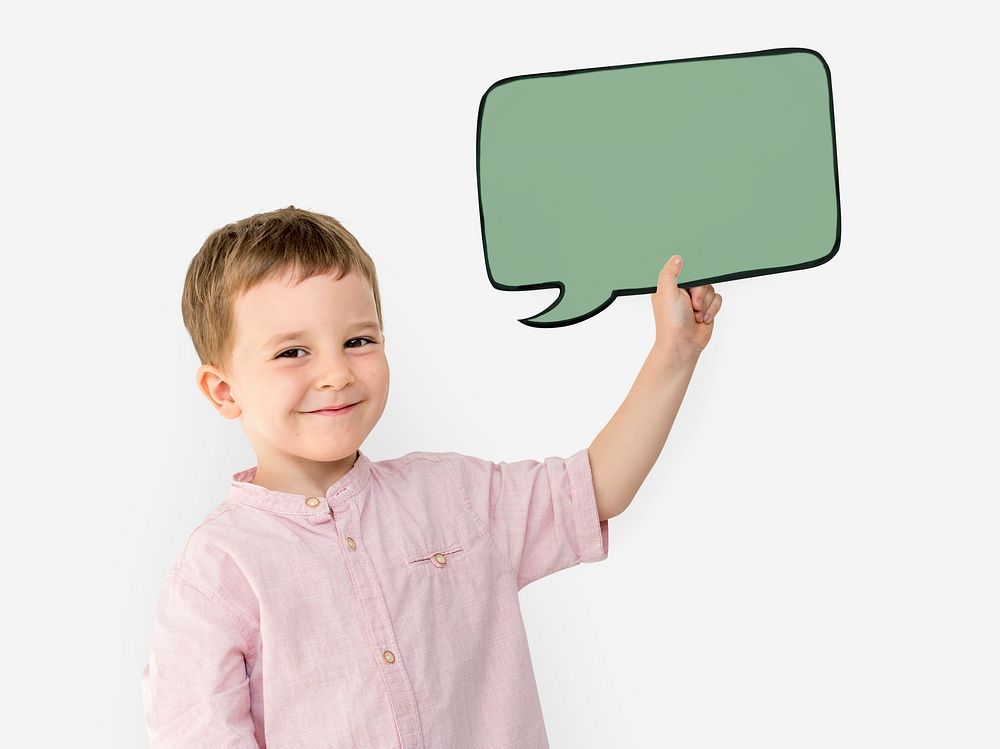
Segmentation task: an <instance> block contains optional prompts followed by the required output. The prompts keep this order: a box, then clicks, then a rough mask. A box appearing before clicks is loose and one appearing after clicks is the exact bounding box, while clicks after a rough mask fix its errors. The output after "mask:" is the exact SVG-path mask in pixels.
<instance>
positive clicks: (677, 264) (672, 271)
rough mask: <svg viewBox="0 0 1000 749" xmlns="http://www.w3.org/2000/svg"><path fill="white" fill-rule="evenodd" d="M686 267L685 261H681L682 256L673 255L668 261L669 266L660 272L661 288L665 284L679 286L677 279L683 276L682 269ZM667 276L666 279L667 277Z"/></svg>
mask: <svg viewBox="0 0 1000 749" xmlns="http://www.w3.org/2000/svg"><path fill="white" fill-rule="evenodd" d="M682 267H684V261H683V260H682V259H681V256H680V255H673V256H671V258H670V259H669V260H668V261H667V264H666V265H664V266H663V270H661V271H660V284H659V285H660V286H662V285H663V282H664V281H666V282H669V283H670V284H671V285H673V286H676V285H677V277H678V276H679V275H680V274H681V268H682ZM665 276H666V277H665Z"/></svg>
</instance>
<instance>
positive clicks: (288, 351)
mask: <svg viewBox="0 0 1000 749" xmlns="http://www.w3.org/2000/svg"><path fill="white" fill-rule="evenodd" d="M351 341H367V342H368V343H375V341H373V340H372V339H371V338H351V339H350V340H348V341H347V342H348V343H350V342H351ZM350 348H364V346H350ZM293 351H305V349H303V348H290V349H286V350H284V351H282V352H281V353H280V354H278V355H277V356H276V357H274V358H275V359H301V358H302V357H301V356H285V354H290V353H292V352H293Z"/></svg>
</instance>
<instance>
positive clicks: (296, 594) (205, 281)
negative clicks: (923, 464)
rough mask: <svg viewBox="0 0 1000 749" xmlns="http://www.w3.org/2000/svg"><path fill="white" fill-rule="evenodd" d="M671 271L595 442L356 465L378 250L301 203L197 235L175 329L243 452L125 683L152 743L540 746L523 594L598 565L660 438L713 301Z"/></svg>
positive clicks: (380, 398) (371, 383) (370, 401)
mask: <svg viewBox="0 0 1000 749" xmlns="http://www.w3.org/2000/svg"><path fill="white" fill-rule="evenodd" d="M680 268H681V265H680V258H679V257H677V256H674V257H673V258H671V261H670V262H668V263H667V265H666V266H664V268H663V270H662V271H661V272H660V276H659V283H658V286H657V292H656V293H655V294H653V295H652V299H653V312H654V318H655V322H656V339H655V343H654V345H653V349H652V351H651V353H650V355H649V357H648V358H647V359H646V362H645V364H644V365H643V368H642V371H641V372H640V374H639V376H638V379H637V380H636V382H635V385H634V386H633V387H632V390H631V392H630V393H629V395H628V398H627V399H626V400H625V402H624V403H623V404H622V406H621V407H620V408H619V409H618V411H617V413H616V414H615V415H614V417H613V418H612V419H611V421H610V422H609V424H608V425H607V426H606V427H605V428H604V429H603V430H602V431H601V433H600V434H599V435H598V436H597V438H596V439H595V440H594V441H593V443H592V444H591V445H590V447H589V449H582V450H580V451H579V452H577V453H575V454H573V455H571V456H570V457H569V458H566V459H562V458H557V457H548V458H545V460H544V461H541V462H538V461H532V460H522V461H517V462H513V463H504V462H500V463H492V462H489V461H486V460H482V459H479V458H474V457H470V456H466V455H462V454H459V453H454V452H448V453H430V452H411V453H408V454H406V455H404V456H402V457H399V458H394V459H391V460H384V461H372V460H370V459H369V458H368V456H366V455H365V454H364V453H362V452H361V450H360V449H359V446H360V445H361V443H362V442H363V441H364V439H365V438H366V437H367V436H368V434H369V433H370V432H371V430H372V429H373V428H374V427H375V424H376V423H377V422H378V420H379V418H380V417H381V415H382V412H383V410H384V409H385V404H386V400H387V397H388V392H389V367H388V363H387V360H386V354H385V336H384V334H383V332H382V331H383V326H382V309H381V301H380V297H379V290H378V282H377V277H376V274H375V267H374V265H373V263H372V260H371V258H370V257H369V256H368V254H367V253H366V252H365V251H364V250H363V249H362V248H361V246H360V245H359V244H358V242H357V240H356V239H355V238H354V236H353V235H352V234H351V233H350V232H348V231H347V230H346V229H345V228H344V227H343V226H342V225H341V224H340V223H339V222H338V221H337V220H336V219H334V218H331V217H329V216H325V215H322V214H316V213H311V212H308V211H304V210H301V209H296V208H295V207H294V206H290V207H289V208H287V209H284V210H279V211H274V212H271V213H264V214H258V215H255V216H251V217H249V218H247V219H244V220H242V221H239V222H236V223H233V224H229V225H227V226H225V227H223V228H221V229H219V230H217V231H216V232H214V233H213V234H212V235H210V236H209V238H208V239H207V240H206V241H205V244H204V245H203V246H202V248H201V250H200V251H199V253H198V254H197V255H196V256H195V258H194V259H193V260H192V262H191V265H190V267H189V269H188V273H187V278H186V280H185V285H184V292H183V304H182V308H183V315H184V323H185V326H186V327H187V329H188V331H189V332H190V334H191V337H192V339H193V342H194V345H195V348H196V350H197V352H198V355H199V358H200V359H201V361H202V362H203V364H202V366H201V367H200V368H199V369H198V373H197V384H198V387H199V388H200V389H201V391H202V393H203V394H204V395H205V396H206V397H207V398H208V400H209V402H210V403H211V404H212V405H213V406H214V407H215V408H216V409H217V410H218V411H219V413H220V414H221V415H222V416H223V417H224V418H227V419H234V418H238V419H240V422H241V424H242V426H243V428H244V430H245V431H246V434H247V437H248V438H249V440H250V442H251V444H252V445H253V448H254V452H255V454H256V456H257V465H256V466H254V467H252V468H248V469H246V470H243V471H240V472H238V473H236V474H234V475H233V477H232V482H231V484H230V487H229V489H228V492H227V495H226V497H225V500H224V501H223V502H222V503H221V504H220V505H219V506H218V507H216V508H215V509H214V510H213V511H212V512H211V513H210V514H209V515H208V516H207V517H206V518H205V520H204V521H203V522H202V523H201V524H200V525H199V526H198V527H197V528H195V529H194V530H193V531H192V532H191V534H190V535H189V537H188V540H187V543H186V545H185V547H184V549H183V550H182V551H181V553H180V554H179V555H178V557H177V558H176V560H175V562H174V564H173V566H172V567H171V569H170V571H169V573H168V575H167V578H166V581H165V583H164V586H163V590H162V592H161V594H160V597H159V600H158V603H157V609H156V617H155V621H154V628H153V641H152V648H151V652H150V656H149V661H148V663H147V664H146V666H145V668H144V669H143V671H142V677H141V686H142V696H143V703H144V711H145V720H146V726H147V730H148V733H149V738H150V745H151V748H152V749H168V748H170V749H196V748H199V749H200V748H203V749H253V748H254V747H256V748H258V749H267V748H270V749H545V748H546V747H548V741H547V739H546V734H545V727H544V724H543V720H542V713H541V707H540V704H539V699H538V692H537V690H536V684H535V679H534V674H533V671H532V667H531V661H530V657H529V653H528V645H527V639H526V636H525V632H524V625H523V622H522V619H521V614H520V608H519V605H518V591H519V590H520V589H521V588H523V587H524V586H525V585H527V584H528V583H530V582H532V581H534V580H537V579H539V578H541V577H544V576H545V575H548V574H551V573H553V572H556V571H558V570H561V569H565V568H567V567H571V566H573V565H575V564H578V563H580V562H594V561H599V560H602V559H606V558H607V551H608V518H611V517H614V516H615V515H618V514H619V513H621V512H622V511H623V510H624V509H625V508H626V507H627V506H628V504H629V502H630V501H631V499H632V497H633V496H634V495H635V493H636V491H637V490H638V488H639V486H640V485H641V484H642V481H643V480H644V479H645V477H646V474H647V473H648V471H649V469H650V468H651V467H652V465H653V463H654V461H655V460H656V457H657V455H658V454H659V452H660V450H661V448H662V447H663V443H664V441H665V440H666V436H667V434H668V432H669V430H670V426H671V424H672V423H673V420H674V417H675V415H676V413H677V410H678V408H679V407H680V402H681V399H682V398H683V395H684V392H685V390H686V389H687V384H688V381H689V379H690V377H691V374H692V372H693V370H694V366H695V364H696V362H697V360H698V356H699V355H700V353H701V351H702V350H703V349H704V347H705V346H706V345H707V343H708V340H709V338H710V336H711V331H712V321H711V318H712V317H713V316H714V314H715V313H716V312H717V311H718V309H719V307H720V305H721V297H720V296H719V295H718V294H716V293H715V292H714V291H713V289H712V287H711V286H702V287H697V288H693V289H691V290H690V294H689V292H688V291H685V290H682V289H678V288H677V275H678V273H679V272H680ZM692 308H693V309H694V310H696V311H694V312H693V311H692ZM703 311H705V314H704V315H703V314H702V312H703Z"/></svg>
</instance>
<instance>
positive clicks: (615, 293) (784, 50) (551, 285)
mask: <svg viewBox="0 0 1000 749" xmlns="http://www.w3.org/2000/svg"><path fill="white" fill-rule="evenodd" d="M799 52H808V53H809V54H811V55H815V56H816V59H818V60H819V61H820V62H821V63H823V69H824V70H825V71H826V83H827V91H829V93H830V138H831V141H832V146H833V184H834V192H835V193H836V197H837V238H836V239H835V240H834V243H833V247H832V248H831V250H830V252H829V254H827V255H826V256H824V257H821V258H819V259H817V260H810V261H809V262H806V263H797V264H795V265H782V266H778V267H775V268H760V269H758V270H750V271H740V272H738V273H728V274H725V275H721V276H712V277H710V278H699V279H696V280H694V281H685V282H684V283H678V284H677V286H678V287H679V288H682V289H687V288H691V287H692V286H704V285H705V284H710V283H718V282H720V281H733V280H736V279H737V278H752V277H754V276H766V275H769V274H771V273H782V272H785V271H791V270H803V269H805V268H814V267H816V266H817V265H822V264H823V263H825V262H828V261H829V260H830V259H831V258H833V256H834V255H836V254H837V250H838V249H840V213H841V211H840V177H839V171H838V168H837V133H836V130H835V129H834V118H833V81H832V80H831V77H830V66H829V65H827V64H826V60H824V59H823V55H821V54H820V53H819V52H817V51H816V50H814V49H808V48H806V47H778V48H775V49H763V50H758V51H756V52H739V53H736V54H730V55H706V56H703V57H685V58H682V59H678V60H658V61H655V62H638V63H629V64H626V65H606V66H604V67H598V68H577V69H575V70H557V71H552V72H548V73H530V74H528V75H515V76H510V77H509V78H501V79H500V80H499V81H496V82H495V83H494V84H493V85H491V86H490V87H489V88H488V89H486V93H484V94H483V96H482V98H481V99H480V100H479V117H478V121H477V124H476V190H477V192H478V193H479V227H480V232H481V234H482V238H483V259H484V261H485V262H486V275H487V276H488V277H489V279H490V284H492V286H493V288H495V289H499V290H501V291H531V290H534V289H555V288H557V289H559V297H558V298H557V299H556V300H555V301H554V302H552V304H550V305H549V306H548V307H546V308H545V309H544V310H542V311H541V312H539V313H538V314H537V315H535V317H540V316H541V315H544V314H545V313H546V312H548V311H549V310H551V309H552V308H554V307H556V306H558V305H559V303H560V302H561V301H562V300H563V297H564V296H565V295H566V285H565V284H564V283H563V282H562V281H549V282H542V283H531V284H525V285H523V286H507V285H505V284H502V283H499V282H498V281H497V280H496V279H495V278H493V272H492V271H491V270H490V256H489V252H488V251H487V249H486V222H485V220H484V217H483V190H482V184H481V182H480V175H479V143H480V138H481V137H482V129H483V109H484V108H485V106H486V97H487V96H489V93H490V91H492V90H493V89H494V88H496V87H497V86H499V85H501V84H503V83H508V82H510V81H517V80H521V79H523V78H538V77H541V76H553V75H570V74H572V73H587V72H591V71H594V70H615V69H618V68H638V67H642V66H644V65H662V64H663V63H671V62H691V61H694V60H722V59H725V58H731V57H758V56H762V55H780V54H791V53H799ZM671 254H676V253H671ZM668 259H669V257H667V258H664V259H663V262H664V263H666V262H667V260H668ZM655 292H656V287H655V286H650V287H645V288H641V289H612V291H611V296H609V297H608V299H607V301H605V302H604V304H602V305H601V306H600V307H597V308H596V309H593V310H591V311H590V312H588V313H587V314H585V315H581V316H580V317H574V318H571V319H569V320H562V321H560V322H547V323H541V322H532V320H531V318H530V317H526V318H524V319H521V320H518V322H520V323H524V324H525V325H530V326H531V327H533V328H560V327H563V326H566V325H574V324H576V323H578V322H583V321H584V320H587V319H589V318H591V317H593V316H594V315H596V314H598V313H599V312H601V311H603V310H604V309H606V308H607V307H608V306H609V305H610V304H611V303H612V302H613V301H614V300H615V299H616V298H618V297H620V296H630V295H634V294H653V293H655Z"/></svg>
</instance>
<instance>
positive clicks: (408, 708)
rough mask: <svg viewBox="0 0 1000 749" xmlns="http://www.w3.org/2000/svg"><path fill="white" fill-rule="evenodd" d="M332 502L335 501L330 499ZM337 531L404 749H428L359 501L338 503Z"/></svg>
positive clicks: (404, 659) (336, 511)
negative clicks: (366, 541) (365, 538)
mask: <svg viewBox="0 0 1000 749" xmlns="http://www.w3.org/2000/svg"><path fill="white" fill-rule="evenodd" d="M328 501H330V502H331V503H332V502H334V501H336V500H335V499H331V500H328ZM335 513H336V520H337V524H336V532H337V537H338V538H340V539H343V543H344V546H345V554H344V563H345V564H346V565H347V570H348V573H349V574H350V576H351V579H352V582H353V583H354V591H355V594H356V596H357V601H358V610H359V611H360V613H361V616H362V619H363V624H364V627H365V630H366V632H367V634H368V638H369V642H370V644H371V645H372V648H373V650H374V651H375V652H376V653H377V654H378V655H377V656H376V657H378V658H381V660H382V668H383V670H384V673H383V678H384V680H385V685H386V690H387V692H388V696H389V701H390V703H391V705H392V710H393V717H394V718H395V721H396V728H397V730H398V731H399V735H400V737H401V740H402V744H401V745H402V746H403V747H404V749H424V745H423V732H422V730H421V726H420V714H419V713H418V711H417V704H416V697H415V695H414V693H413V684H412V683H411V681H410V677H409V674H408V673H407V670H406V657H405V654H403V653H397V652H396V651H397V650H398V649H399V647H398V646H399V643H398V642H397V641H396V634H395V629H394V627H393V623H392V620H391V619H390V618H389V612H388V610H387V609H386V606H385V600H384V599H383V597H382V587H381V585H380V584H379V580H378V576H377V575H376V572H375V566H374V565H373V564H372V562H371V560H370V559H369V558H368V554H367V550H366V548H365V547H364V545H363V544H362V543H361V541H362V540H363V539H361V537H360V534H361V516H360V512H359V511H358V505H357V504H356V501H355V499H353V498H352V499H351V500H349V501H347V502H337V503H336V509H335Z"/></svg>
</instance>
